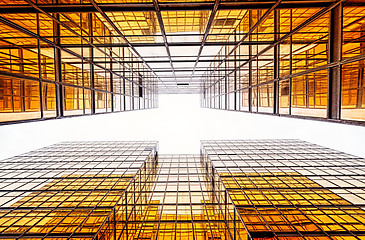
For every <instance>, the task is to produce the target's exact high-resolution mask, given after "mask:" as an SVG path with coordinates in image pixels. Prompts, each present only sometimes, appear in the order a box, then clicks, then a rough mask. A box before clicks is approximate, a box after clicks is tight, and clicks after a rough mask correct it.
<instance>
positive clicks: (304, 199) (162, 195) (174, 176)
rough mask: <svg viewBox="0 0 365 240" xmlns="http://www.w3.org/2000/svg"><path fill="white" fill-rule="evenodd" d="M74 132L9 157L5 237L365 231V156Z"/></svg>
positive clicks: (119, 238) (342, 235) (288, 236)
mask: <svg viewBox="0 0 365 240" xmlns="http://www.w3.org/2000/svg"><path fill="white" fill-rule="evenodd" d="M157 145H158V143H157V142H65V143H60V144H56V145H52V146H49V147H45V148H42V149H40V150H36V151H33V152H30V153H26V154H22V155H19V156H16V157H12V158H9V159H5V160H2V161H0V169H1V175H0V186H1V188H0V236H1V238H2V239H9V240H10V239H47V240H51V239H52V240H66V239H75V240H76V239H78V240H81V239H82V240H86V239H90V240H91V239H97V240H100V239H105V240H106V239H111V240H113V239H115V240H127V239H133V240H137V239H197V240H198V239H232V240H238V239H242V240H246V239H252V240H263V239H265V240H271V239H272V240H274V239H275V240H294V239H295V240H297V239H298V240H299V239H303V240H304V239H315V240H327V239H328V240H330V239H332V240H333V239H336V240H338V239H346V240H347V239H349V240H352V239H354V240H355V239H364V238H365V210H364V207H365V175H364V168H365V160H364V159H361V158H358V157H355V156H352V155H349V154H345V153H342V152H338V151H335V150H332V149H328V148H324V147H321V146H318V145H314V144H311V143H308V142H304V141H300V140H231V141H229V140H225V141H202V145H201V155H186V154H181V155H160V154H158V146H157Z"/></svg>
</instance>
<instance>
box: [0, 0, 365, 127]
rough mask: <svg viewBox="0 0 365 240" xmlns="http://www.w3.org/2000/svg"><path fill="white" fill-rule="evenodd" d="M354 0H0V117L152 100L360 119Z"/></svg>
mask: <svg viewBox="0 0 365 240" xmlns="http://www.w3.org/2000/svg"><path fill="white" fill-rule="evenodd" d="M364 15H365V3H364V1H362V0H301V1H296V0H271V1H231V0H224V1H223V0H216V1H199V0H198V1H188V0H185V1H184V0H181V1H180V0H179V1H165V0H143V1H134V0H123V1H122V0H120V1H118V0H88V1H84V0H1V1H0V122H1V124H9V123H13V122H19V121H25V120H30V119H48V118H62V117H66V116H70V115H73V116H75V115H90V114H97V113H107V112H119V111H128V110H136V109H146V108H154V107H157V96H158V94H160V93H199V94H201V106H202V107H207V108H216V109H225V110H234V111H244V112H251V113H265V114H274V115H277V116H288V117H299V118H310V119H320V120H328V121H335V122H344V123H350V124H360V125H363V124H364V120H365V110H364V107H365V84H364V76H365V73H364V72H365V71H364V61H365V47H364V46H365V44H364V41H365V40H364V39H365V20H364V17H363V16H364Z"/></svg>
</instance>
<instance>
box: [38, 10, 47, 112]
mask: <svg viewBox="0 0 365 240" xmlns="http://www.w3.org/2000/svg"><path fill="white" fill-rule="evenodd" d="M36 18H37V34H38V35H40V30H39V14H38V13H37V14H36ZM37 50H38V53H37V58H38V61H37V63H38V77H39V79H42V62H41V61H42V58H41V46H40V41H39V39H37ZM42 84H43V83H42V82H39V102H40V104H39V107H40V111H41V119H43V118H44V115H43V108H44V107H43V86H42ZM46 94H47V93H46ZM46 104H47V103H46Z"/></svg>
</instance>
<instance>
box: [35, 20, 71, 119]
mask: <svg viewBox="0 0 365 240" xmlns="http://www.w3.org/2000/svg"><path fill="white" fill-rule="evenodd" d="M55 18H59V14H58V13H56V14H55ZM53 35H54V44H55V47H54V64H55V82H56V117H57V118H59V117H63V116H64V114H63V110H64V104H65V102H64V101H65V98H64V91H63V89H64V88H63V86H62V85H61V84H60V83H61V82H62V59H61V48H60V47H59V45H60V44H61V39H60V26H59V24H58V23H57V22H56V21H53ZM38 36H39V35H38Z"/></svg>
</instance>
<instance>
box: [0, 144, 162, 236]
mask: <svg viewBox="0 0 365 240" xmlns="http://www.w3.org/2000/svg"><path fill="white" fill-rule="evenodd" d="M156 154H157V142H66V143H61V144H56V145H52V146H49V147H45V148H42V149H40V150H36V151H33V152H29V153H26V154H23V155H20V156H16V157H13V158H9V159H5V160H2V161H1V162H0V169H1V171H0V172H1V174H0V186H1V189H0V235H1V237H2V238H5V239H15V238H16V239H19V238H27V239H29V238H33V239H70V238H72V239H117V238H119V237H120V235H121V233H122V232H123V231H124V229H125V228H126V224H125V221H126V218H127V217H128V216H136V215H140V213H139V212H141V211H142V209H141V208H142V207H141V204H143V203H145V202H146V200H147V199H146V195H145V194H143V193H144V192H146V191H148V190H149V188H150V186H149V185H148V184H147V183H148V182H152V181H153V180H152V179H151V178H153V177H154V175H153V174H152V171H153V169H154V166H155V161H156Z"/></svg>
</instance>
